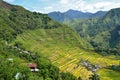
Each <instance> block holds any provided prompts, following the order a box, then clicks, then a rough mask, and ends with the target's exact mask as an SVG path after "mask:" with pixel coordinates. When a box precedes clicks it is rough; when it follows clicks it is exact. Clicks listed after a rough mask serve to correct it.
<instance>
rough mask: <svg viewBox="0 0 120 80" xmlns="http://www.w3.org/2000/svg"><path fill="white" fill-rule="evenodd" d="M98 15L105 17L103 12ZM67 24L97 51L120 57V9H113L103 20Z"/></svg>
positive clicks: (84, 20)
mask: <svg viewBox="0 0 120 80" xmlns="http://www.w3.org/2000/svg"><path fill="white" fill-rule="evenodd" d="M102 13H103V12H102ZM96 15H99V16H103V15H101V11H100V12H97V13H96V14H94V16H96ZM66 24H67V25H69V26H71V27H72V28H74V29H75V30H76V31H77V32H78V33H79V34H80V36H81V37H83V38H84V39H86V40H88V41H89V42H90V43H91V44H92V45H93V46H94V48H95V49H97V51H100V52H104V51H105V52H107V53H111V54H119V55H120V8H116V9H111V10H110V11H109V12H108V13H104V16H103V17H101V18H91V19H80V20H73V21H67V22H66Z"/></svg>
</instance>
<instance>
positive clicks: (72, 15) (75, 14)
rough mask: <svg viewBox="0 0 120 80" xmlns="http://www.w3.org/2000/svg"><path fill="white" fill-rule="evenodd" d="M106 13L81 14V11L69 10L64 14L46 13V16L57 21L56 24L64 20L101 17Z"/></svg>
mask: <svg viewBox="0 0 120 80" xmlns="http://www.w3.org/2000/svg"><path fill="white" fill-rule="evenodd" d="M106 13H107V11H98V12H96V13H90V12H82V11H77V10H72V9H70V10H68V11H66V12H64V13H61V12H51V13H48V16H49V17H51V18H52V19H54V20H56V21H58V22H63V21H65V20H74V19H83V18H93V17H102V16H104V15H105V14H106Z"/></svg>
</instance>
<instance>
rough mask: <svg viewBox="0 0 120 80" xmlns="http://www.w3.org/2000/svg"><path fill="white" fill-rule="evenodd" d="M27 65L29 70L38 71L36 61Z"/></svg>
mask: <svg viewBox="0 0 120 80" xmlns="http://www.w3.org/2000/svg"><path fill="white" fill-rule="evenodd" d="M28 67H29V68H30V70H31V71H32V72H37V71H39V69H37V64H36V63H30V64H28Z"/></svg>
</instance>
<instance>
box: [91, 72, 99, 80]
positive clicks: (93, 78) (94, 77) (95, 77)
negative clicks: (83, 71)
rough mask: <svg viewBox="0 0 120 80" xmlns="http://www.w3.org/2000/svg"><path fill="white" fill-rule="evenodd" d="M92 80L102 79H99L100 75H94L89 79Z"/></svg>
mask: <svg viewBox="0 0 120 80" xmlns="http://www.w3.org/2000/svg"><path fill="white" fill-rule="evenodd" d="M89 79H90V80H100V77H99V75H98V74H96V73H95V74H93V75H92V76H91V77H90V78H89Z"/></svg>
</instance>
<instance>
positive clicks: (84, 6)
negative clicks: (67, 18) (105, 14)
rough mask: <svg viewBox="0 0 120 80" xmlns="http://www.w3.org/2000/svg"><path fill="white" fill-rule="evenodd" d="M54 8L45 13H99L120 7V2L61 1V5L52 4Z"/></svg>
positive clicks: (98, 0)
mask: <svg viewBox="0 0 120 80" xmlns="http://www.w3.org/2000/svg"><path fill="white" fill-rule="evenodd" d="M51 7H52V8H48V9H49V10H48V9H46V8H44V11H45V10H47V11H45V12H48V11H50V12H52V11H61V12H64V11H67V10H69V9H74V10H80V11H83V12H93V13H95V12H97V11H99V10H103V11H107V10H110V9H112V8H116V7H120V1H118V0H116V2H115V1H114V0H111V1H109V0H108V1H107V0H106V1H104V0H96V2H95V1H94V2H92V1H91V2H88V1H87V0H60V1H59V3H56V4H52V5H51Z"/></svg>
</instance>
